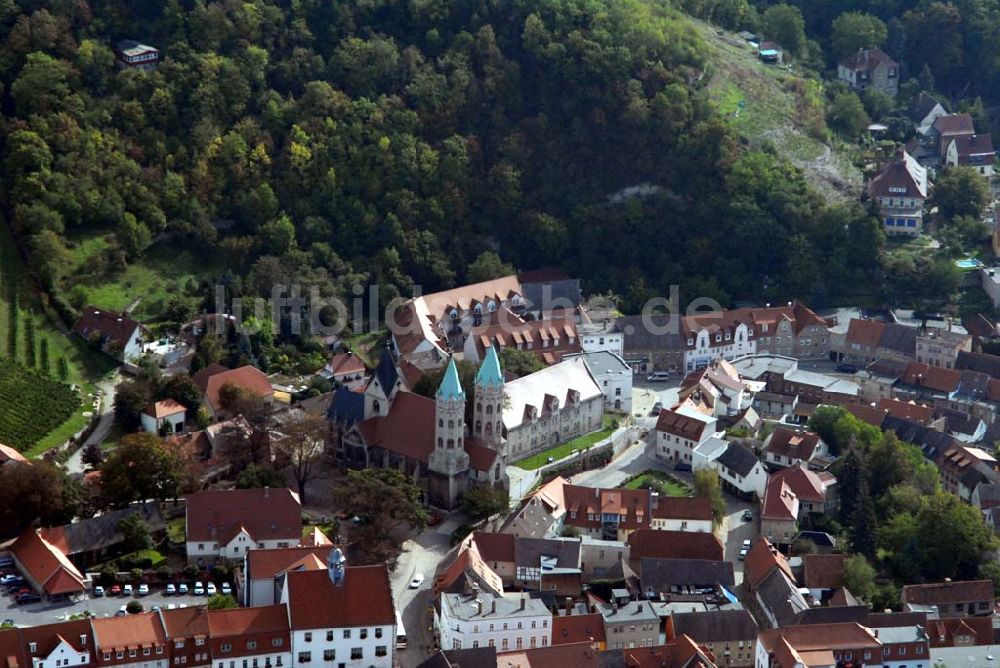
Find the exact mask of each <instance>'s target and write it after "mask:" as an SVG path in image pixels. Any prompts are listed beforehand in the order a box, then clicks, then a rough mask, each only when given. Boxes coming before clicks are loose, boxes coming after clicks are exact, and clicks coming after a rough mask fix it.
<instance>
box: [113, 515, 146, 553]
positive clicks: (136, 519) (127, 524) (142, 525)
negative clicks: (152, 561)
mask: <svg viewBox="0 0 1000 668" xmlns="http://www.w3.org/2000/svg"><path fill="white" fill-rule="evenodd" d="M118 531H119V532H120V533H121V535H122V547H123V548H124V549H125V551H127V552H138V551H139V550H145V549H148V548H150V547H152V546H153V539H152V538H151V537H150V535H149V525H148V524H146V521H145V520H144V519H143V518H142V515H140V514H136V513H133V514H132V515H129V516H128V517H124V518H122V519H120V520H118Z"/></svg>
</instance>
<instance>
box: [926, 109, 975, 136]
mask: <svg viewBox="0 0 1000 668" xmlns="http://www.w3.org/2000/svg"><path fill="white" fill-rule="evenodd" d="M933 127H934V129H935V130H937V132H938V134H940V135H942V136H948V135H964V134H972V133H974V132H975V131H976V127H975V125H974V124H973V122H972V116H970V115H969V114H947V115H945V116H938V117H937V118H936V119H935V120H934V126H933Z"/></svg>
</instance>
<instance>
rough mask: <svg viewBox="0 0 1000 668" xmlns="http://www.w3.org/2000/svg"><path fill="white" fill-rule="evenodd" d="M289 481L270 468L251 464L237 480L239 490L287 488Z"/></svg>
mask: <svg viewBox="0 0 1000 668" xmlns="http://www.w3.org/2000/svg"><path fill="white" fill-rule="evenodd" d="M287 485H288V481H287V480H286V479H285V476H284V475H282V474H281V473H279V472H278V471H275V470H274V469H273V468H271V467H270V466H261V465H257V464H251V465H250V466H248V467H247V468H245V469H244V470H243V471H242V472H240V474H239V477H237V478H236V487H237V488H239V489H260V488H262V487H285V486H287Z"/></svg>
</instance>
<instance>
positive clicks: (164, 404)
mask: <svg viewBox="0 0 1000 668" xmlns="http://www.w3.org/2000/svg"><path fill="white" fill-rule="evenodd" d="M185 411H187V409H186V408H185V407H184V404H182V403H180V402H179V401H177V400H176V399H163V400H162V401H156V402H154V403H151V404H150V405H149V406H146V411H145V413H146V415H149V416H151V417H154V418H156V419H157V420H159V419H160V418H165V417H167V416H168V415H177V414H178V413H184V412H185Z"/></svg>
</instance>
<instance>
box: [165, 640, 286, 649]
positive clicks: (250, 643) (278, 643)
mask: <svg viewBox="0 0 1000 668" xmlns="http://www.w3.org/2000/svg"><path fill="white" fill-rule="evenodd" d="M284 644H285V639H284V638H271V647H283V646H284ZM183 646H184V645H183V644H181V647H183ZM247 649H257V641H256V640H247ZM219 651H220V652H226V653H228V652H232V651H233V645H232V643H228V642H224V643H222V644H221V645H219Z"/></svg>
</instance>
